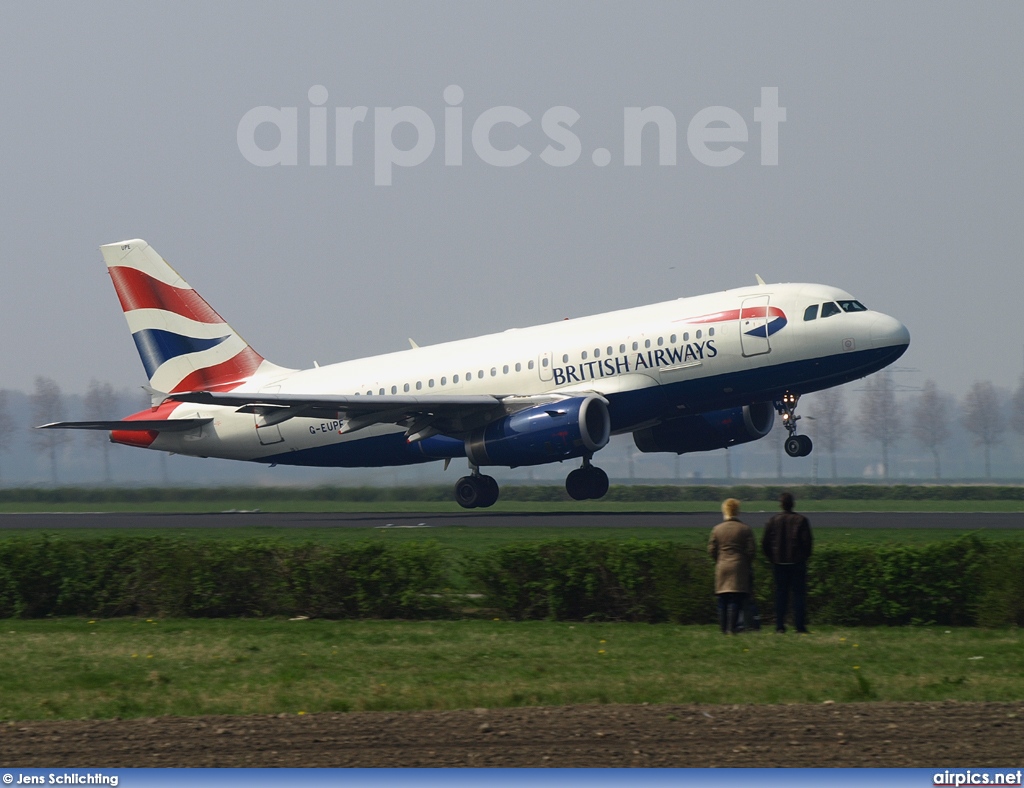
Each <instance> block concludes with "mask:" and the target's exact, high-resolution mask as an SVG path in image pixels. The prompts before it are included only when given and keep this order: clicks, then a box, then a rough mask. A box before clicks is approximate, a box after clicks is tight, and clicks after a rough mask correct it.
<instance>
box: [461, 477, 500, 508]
mask: <svg viewBox="0 0 1024 788" xmlns="http://www.w3.org/2000/svg"><path fill="white" fill-rule="evenodd" d="M499 492H500V491H499V489H498V483H497V482H496V481H495V480H494V478H493V477H491V476H463V477H462V478H461V479H459V480H458V481H457V482H455V501H456V502H457V503H458V504H459V506H461V507H462V508H463V509H477V508H481V509H482V508H486V507H488V506H493V505H494V504H495V502H496V501H497V500H498V494H499Z"/></svg>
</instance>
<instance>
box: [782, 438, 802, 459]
mask: <svg viewBox="0 0 1024 788" xmlns="http://www.w3.org/2000/svg"><path fill="white" fill-rule="evenodd" d="M802 437H803V436H802V435H790V436H789V437H788V438H786V442H785V443H784V444H783V446H784V447H785V449H786V454H788V455H789V456H790V457H803V456H804V455H803V450H804V446H803V442H802V441H801V440H800V438H802Z"/></svg>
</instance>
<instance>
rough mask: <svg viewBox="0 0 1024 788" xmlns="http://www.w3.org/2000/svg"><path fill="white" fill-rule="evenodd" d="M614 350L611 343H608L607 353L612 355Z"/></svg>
mask: <svg viewBox="0 0 1024 788" xmlns="http://www.w3.org/2000/svg"><path fill="white" fill-rule="evenodd" d="M623 350H625V348H623ZM614 352H615V348H613V347H612V346H611V345H609V346H608V355H609V356H610V355H612V353H614Z"/></svg>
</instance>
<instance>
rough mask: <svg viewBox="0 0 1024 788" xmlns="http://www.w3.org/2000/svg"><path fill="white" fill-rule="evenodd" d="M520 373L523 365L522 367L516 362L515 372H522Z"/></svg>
mask: <svg viewBox="0 0 1024 788" xmlns="http://www.w3.org/2000/svg"><path fill="white" fill-rule="evenodd" d="M522 371H523V365H522V364H520V363H519V362H518V361H517V362H516V372H522Z"/></svg>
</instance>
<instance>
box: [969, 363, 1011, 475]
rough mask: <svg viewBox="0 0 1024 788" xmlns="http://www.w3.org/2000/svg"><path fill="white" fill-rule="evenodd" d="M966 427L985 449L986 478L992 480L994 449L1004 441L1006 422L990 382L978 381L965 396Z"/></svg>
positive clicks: (977, 442) (997, 396) (976, 441)
mask: <svg viewBox="0 0 1024 788" xmlns="http://www.w3.org/2000/svg"><path fill="white" fill-rule="evenodd" d="M963 418H964V427H965V428H966V429H967V431H968V432H969V433H971V434H972V435H973V436H974V441H975V443H976V444H978V445H979V446H983V447H984V448H985V478H986V479H991V478H992V458H991V454H992V447H993V446H995V445H996V444H997V443H999V442H1000V441H1002V439H1003V430H1004V429H1005V427H1006V420H1005V419H1004V418H1003V409H1002V408H1001V407H1000V406H999V395H998V394H996V389H995V386H993V385H992V384H991V383H990V382H988V381H987V380H986V381H983V382H982V381H978V382H977V383H975V384H974V385H973V386H971V389H970V391H968V392H967V394H965V395H964V406H963Z"/></svg>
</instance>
